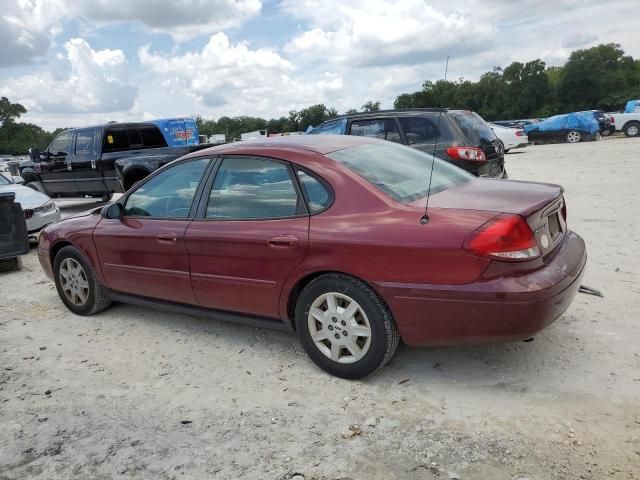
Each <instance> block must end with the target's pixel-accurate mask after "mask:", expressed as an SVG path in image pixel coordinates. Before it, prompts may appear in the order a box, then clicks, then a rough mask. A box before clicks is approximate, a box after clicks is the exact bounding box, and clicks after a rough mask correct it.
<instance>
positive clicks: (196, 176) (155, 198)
mask: <svg viewBox="0 0 640 480" xmlns="http://www.w3.org/2000/svg"><path fill="white" fill-rule="evenodd" d="M208 163H209V159H208V158H199V159H197V160H189V161H186V162H181V163H178V164H176V165H174V166H172V167H170V168H167V169H166V170H163V171H162V172H160V173H158V174H157V175H156V176H155V177H153V178H151V179H150V180H148V181H147V182H145V183H144V184H142V185H141V186H140V187H139V188H138V189H136V190H135V191H134V192H133V193H132V194H131V195H129V198H127V201H126V203H125V207H124V214H125V216H130V217H153V218H187V217H188V216H189V210H190V209H191V204H192V203H193V197H194V196H195V193H196V189H197V188H198V184H199V183H200V180H201V179H202V174H203V172H204V170H205V168H206V167H207V164H208Z"/></svg>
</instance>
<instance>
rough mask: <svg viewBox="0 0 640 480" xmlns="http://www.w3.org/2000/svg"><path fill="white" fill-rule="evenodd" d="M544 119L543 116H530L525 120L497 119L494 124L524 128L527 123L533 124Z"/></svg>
mask: <svg viewBox="0 0 640 480" xmlns="http://www.w3.org/2000/svg"><path fill="white" fill-rule="evenodd" d="M542 120H544V119H543V118H528V119H524V120H495V121H494V122H491V123H493V124H494V125H500V126H501V127H509V128H521V129H523V128H524V127H526V126H527V125H533V124H534V123H538V122H541V121H542Z"/></svg>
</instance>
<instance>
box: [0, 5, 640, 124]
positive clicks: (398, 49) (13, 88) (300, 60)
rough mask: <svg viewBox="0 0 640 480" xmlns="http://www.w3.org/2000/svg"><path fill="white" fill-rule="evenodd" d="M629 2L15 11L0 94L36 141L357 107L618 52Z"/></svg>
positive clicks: (0, 25) (639, 44)
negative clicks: (131, 127)
mask: <svg viewBox="0 0 640 480" xmlns="http://www.w3.org/2000/svg"><path fill="white" fill-rule="evenodd" d="M636 10H637V1H635V0H612V1H608V2H602V1H594V0H582V1H580V2H575V1H571V0H556V1H555V2H553V3H552V4H551V3H549V2H547V1H543V0H520V1H518V2H513V1H505V0H466V1H459V2H428V1H424V0H396V1H394V2H386V1H381V0H350V1H349V2H345V1H342V2H332V1H329V0H325V1H317V0H264V1H260V0H173V1H171V2H167V1H160V0H135V1H134V0H73V1H71V0H67V1H65V0H19V1H15V2H11V3H8V4H7V5H5V6H3V9H2V10H1V11H0V42H2V45H3V48H2V49H0V72H1V75H0V95H4V96H8V97H9V98H10V99H11V100H12V101H19V102H21V103H23V104H24V105H25V106H26V107H27V108H28V110H29V113H28V114H27V115H26V116H25V120H27V121H31V122H33V123H37V124H39V125H41V126H43V127H45V128H47V129H53V128H56V127H61V126H81V125H86V124H91V123H102V122H106V121H110V120H141V119H145V118H153V117H167V116H174V115H193V114H200V115H203V116H207V117H214V118H217V117H219V116H222V115H229V116H235V115H259V116H262V117H266V118H270V117H276V116H280V115H286V114H287V112H288V111H289V110H292V109H299V108H304V107H306V106H309V105H312V104H315V103H325V104H326V105H328V106H333V107H336V108H337V109H338V110H339V111H345V110H347V109H349V108H359V107H360V106H361V105H362V104H363V103H365V102H366V101H368V100H380V101H381V102H382V104H383V106H384V107H391V106H392V103H393V100H394V98H395V97H396V96H397V95H398V94H400V93H403V92H411V91H414V90H416V89H419V88H420V85H421V84H422V82H424V81H425V80H427V79H432V80H434V79H437V78H440V77H441V76H442V73H443V69H444V61H445V59H446V57H447V55H449V56H450V57H451V62H450V66H449V78H455V79H457V78H460V77H464V78H469V79H476V78H477V77H478V76H479V75H480V74H481V73H483V72H484V71H487V70H490V69H491V68H492V67H493V66H495V65H500V66H505V65H508V64H509V63H511V62H512V61H514V60H518V61H528V60H531V59H534V58H542V59H543V60H545V61H546V62H547V63H548V64H552V65H560V64H562V63H563V62H564V61H565V60H566V58H567V56H568V55H569V53H570V52H571V51H572V50H574V49H577V48H588V47H590V46H592V45H595V44H598V43H609V42H616V43H620V44H622V46H623V48H624V49H625V50H626V52H627V53H628V54H631V55H633V56H635V57H640V34H638V31H637V21H636V20H635V17H636V13H635V12H636Z"/></svg>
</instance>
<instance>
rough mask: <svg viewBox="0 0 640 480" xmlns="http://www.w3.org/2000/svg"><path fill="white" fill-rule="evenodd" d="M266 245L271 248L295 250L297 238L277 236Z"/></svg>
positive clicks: (293, 236)
mask: <svg viewBox="0 0 640 480" xmlns="http://www.w3.org/2000/svg"><path fill="white" fill-rule="evenodd" d="M267 244H268V245H269V246H270V247H271V248H296V247H297V246H298V237H296V236H295V235H278V236H276V237H272V238H270V239H269V240H267Z"/></svg>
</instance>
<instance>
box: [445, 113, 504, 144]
mask: <svg viewBox="0 0 640 480" xmlns="http://www.w3.org/2000/svg"><path fill="white" fill-rule="evenodd" d="M455 120H456V124H457V125H458V127H460V130H462V133H463V134H464V135H465V136H466V137H467V138H468V139H469V140H471V142H472V143H473V146H475V145H482V144H485V143H491V142H493V141H494V140H496V138H497V137H496V134H495V133H493V130H491V127H490V126H489V124H488V123H487V122H485V121H484V120H483V119H482V117H481V116H480V115H478V114H477V113H474V112H468V113H463V114H460V115H456V116H455Z"/></svg>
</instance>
